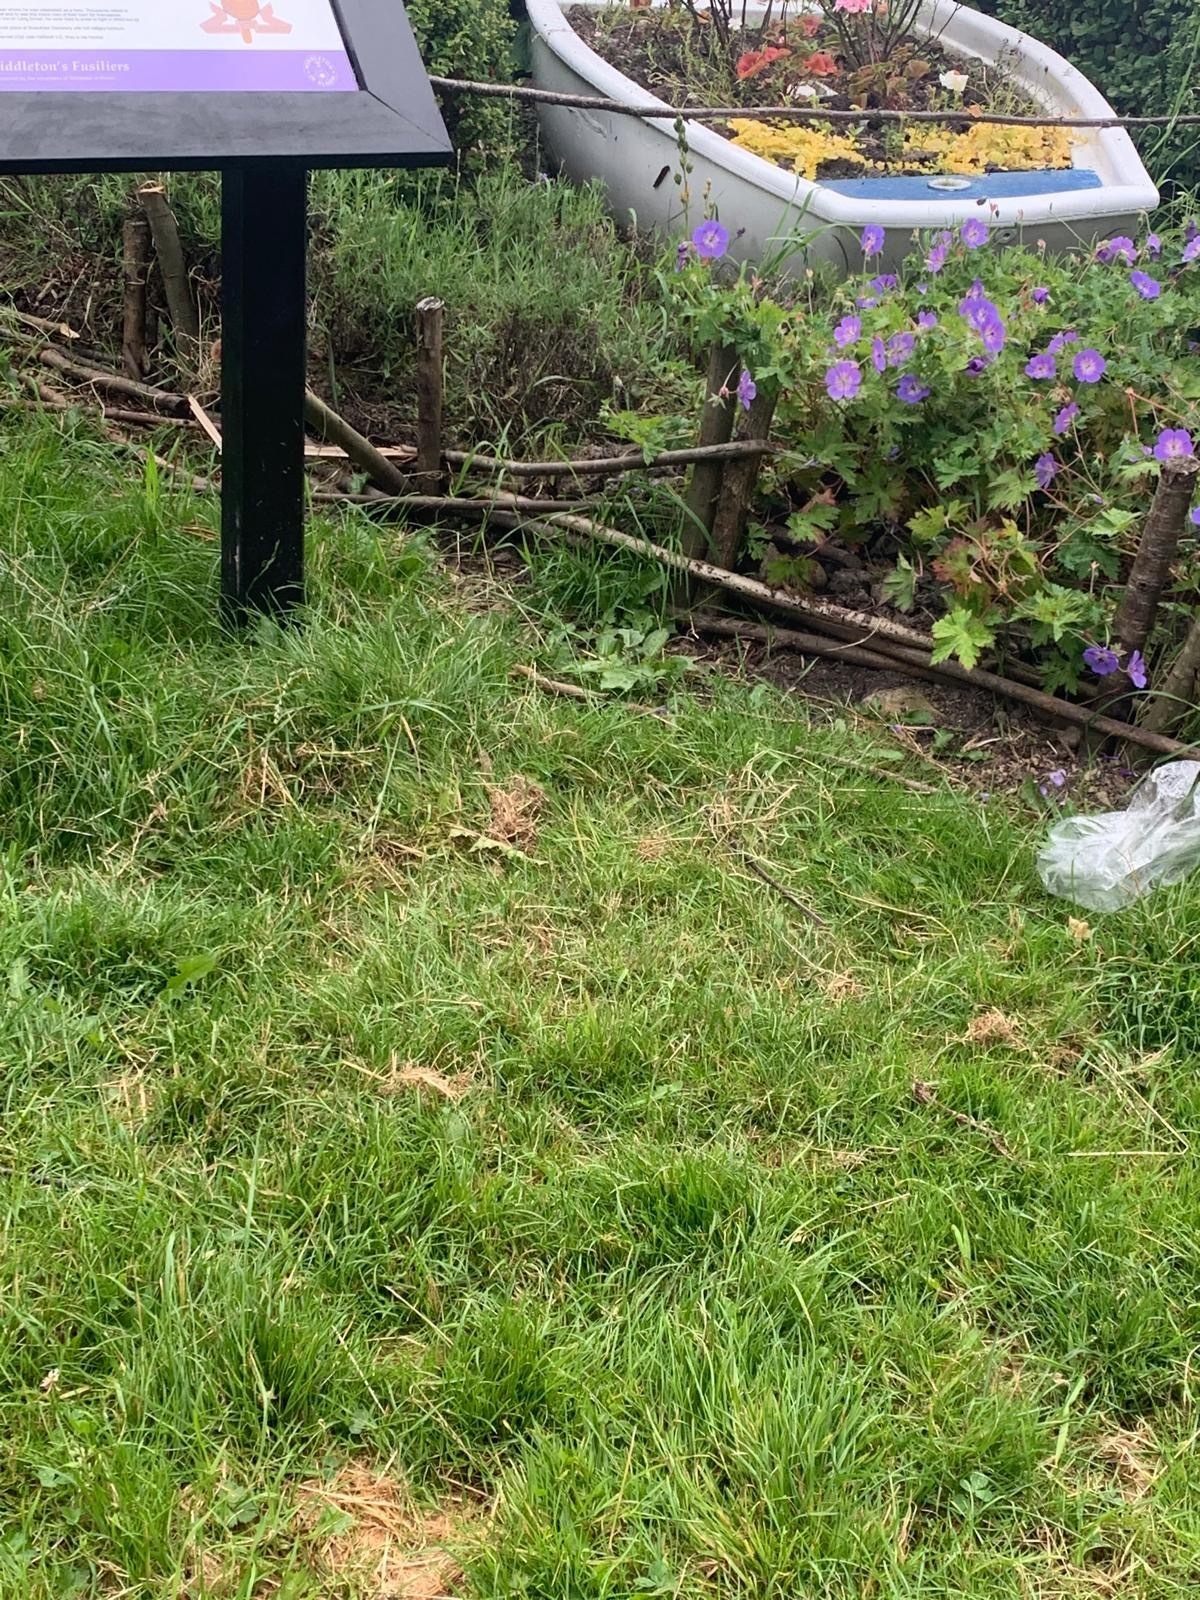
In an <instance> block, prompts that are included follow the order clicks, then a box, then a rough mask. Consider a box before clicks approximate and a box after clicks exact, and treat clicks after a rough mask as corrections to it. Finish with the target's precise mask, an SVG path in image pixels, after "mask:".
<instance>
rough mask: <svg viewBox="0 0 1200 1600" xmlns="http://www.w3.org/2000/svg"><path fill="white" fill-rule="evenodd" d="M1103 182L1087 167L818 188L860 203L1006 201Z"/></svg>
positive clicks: (842, 181)
mask: <svg viewBox="0 0 1200 1600" xmlns="http://www.w3.org/2000/svg"><path fill="white" fill-rule="evenodd" d="M1103 186H1104V180H1103V179H1102V178H1101V176H1100V174H1099V173H1098V172H1092V171H1091V170H1090V169H1089V168H1087V167H1065V168H1062V169H1061V170H1059V171H1045V172H985V173H981V174H980V176H979V177H976V178H970V179H968V178H966V177H965V175H964V177H963V178H962V179H961V180H957V179H956V180H954V186H953V187H950V186H949V185H948V184H947V182H946V179H945V177H939V176H938V175H936V174H934V175H931V176H930V177H928V178H925V177H921V178H829V179H825V180H824V181H823V182H822V188H825V189H833V190H834V191H835V193H837V194H847V195H856V196H858V197H860V198H861V199H864V200H954V201H957V202H958V203H959V204H960V205H961V203H962V202H963V201H964V200H1009V199H1019V198H1020V196H1021V195H1034V194H1065V193H1066V192H1067V190H1069V189H1100V188H1103Z"/></svg>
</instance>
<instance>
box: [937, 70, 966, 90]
mask: <svg viewBox="0 0 1200 1600" xmlns="http://www.w3.org/2000/svg"><path fill="white" fill-rule="evenodd" d="M938 82H939V83H940V84H941V86H942V88H943V89H949V91H950V93H951V94H961V93H962V92H963V90H964V89H965V88H966V87H967V83H968V78H967V75H966V73H965V72H943V73H942V74H941V76H940V77H939V78H938Z"/></svg>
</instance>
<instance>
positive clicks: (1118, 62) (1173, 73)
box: [972, 0, 1200, 188]
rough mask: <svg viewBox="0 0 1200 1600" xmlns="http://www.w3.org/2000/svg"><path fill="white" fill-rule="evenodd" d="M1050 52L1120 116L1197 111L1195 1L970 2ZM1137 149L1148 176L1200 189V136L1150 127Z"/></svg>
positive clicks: (1199, 37)
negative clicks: (1073, 68) (1097, 91)
mask: <svg viewBox="0 0 1200 1600" xmlns="http://www.w3.org/2000/svg"><path fill="white" fill-rule="evenodd" d="M972 3H973V4H976V5H978V7H979V9H980V10H981V11H987V12H990V13H991V14H992V15H993V16H997V17H1000V18H1001V19H1002V20H1003V21H1004V22H1009V23H1011V24H1012V25H1013V27H1016V28H1024V30H1025V31H1026V32H1027V33H1031V34H1032V35H1033V36H1034V38H1035V39H1040V40H1042V41H1043V43H1045V44H1048V45H1050V46H1052V47H1053V48H1054V49H1055V50H1058V51H1059V52H1060V53H1061V54H1062V55H1064V56H1066V57H1067V59H1068V60H1069V61H1070V62H1071V63H1072V64H1073V65H1074V66H1077V67H1078V68H1079V70H1080V71H1081V72H1083V73H1085V74H1086V75H1087V76H1088V77H1089V78H1090V79H1091V80H1092V82H1093V83H1094V84H1095V85H1096V86H1097V88H1099V89H1101V90H1103V92H1104V93H1105V94H1106V95H1107V97H1108V98H1109V100H1111V102H1112V103H1113V105H1114V106H1115V107H1116V109H1117V110H1118V111H1119V112H1121V114H1122V115H1123V116H1147V117H1148V116H1160V115H1169V114H1170V113H1172V112H1189V111H1191V112H1195V111H1200V0H1088V3H1087V4H1086V5H1080V4H1079V0H972ZM1138 144H1139V146H1140V148H1141V151H1142V156H1143V158H1144V160H1145V162H1146V165H1147V166H1148V167H1149V169H1150V172H1151V175H1152V176H1153V177H1154V178H1155V179H1156V180H1157V181H1158V182H1159V183H1162V182H1165V181H1166V180H1168V179H1171V180H1173V181H1174V182H1176V183H1178V184H1179V185H1181V186H1182V187H1184V188H1195V187H1196V186H1197V185H1200V129H1197V128H1179V129H1175V130H1164V129H1161V128H1149V129H1146V130H1145V132H1143V133H1141V134H1139V135H1138Z"/></svg>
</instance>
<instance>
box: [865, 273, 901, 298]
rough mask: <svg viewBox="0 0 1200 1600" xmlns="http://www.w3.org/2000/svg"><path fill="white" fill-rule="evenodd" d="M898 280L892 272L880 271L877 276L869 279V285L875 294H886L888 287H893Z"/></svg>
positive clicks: (896, 284)
mask: <svg viewBox="0 0 1200 1600" xmlns="http://www.w3.org/2000/svg"><path fill="white" fill-rule="evenodd" d="M899 282H900V279H899V278H898V277H897V276H896V274H895V273H894V272H881V273H880V274H879V276H878V277H877V278H872V279H871V287H872V289H874V291H875V293H876V294H886V293H887V291H888V290H889V289H895V288H896V287H897V286H898V285H899Z"/></svg>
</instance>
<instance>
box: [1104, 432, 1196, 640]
mask: <svg viewBox="0 0 1200 1600" xmlns="http://www.w3.org/2000/svg"><path fill="white" fill-rule="evenodd" d="M1198 476H1200V461H1197V459H1196V457H1195V456H1184V457H1183V458H1182V459H1180V460H1176V461H1164V462H1163V468H1162V476H1161V477H1160V478H1159V480H1158V489H1157V492H1156V493H1155V496H1154V503H1153V505H1151V507H1150V514H1149V516H1148V517H1147V518H1146V526H1145V528H1144V529H1143V531H1142V537H1141V538H1140V539H1139V540H1138V547H1137V554H1136V555H1135V556H1134V558H1133V566H1132V567H1131V569H1130V572H1129V579H1128V581H1127V583H1126V584H1125V593H1124V594H1123V595H1122V596H1121V603H1120V605H1119V606H1118V607H1117V614H1116V616H1115V617H1114V618H1113V637H1114V638H1115V639H1116V640H1118V642H1119V643H1120V644H1121V645H1122V646H1123V647H1124V649H1125V650H1127V651H1132V650H1144V649H1145V647H1146V643H1147V641H1148V640H1149V638H1150V633H1151V630H1152V629H1153V627H1154V618H1155V616H1156V615H1157V612H1158V602H1159V600H1160V599H1161V598H1162V592H1163V590H1164V589H1165V588H1166V586H1167V584H1168V582H1169V581H1170V577H1171V564H1172V562H1173V561H1174V560H1175V552H1176V551H1177V550H1178V549H1179V541H1180V539H1182V538H1183V533H1184V529H1185V528H1186V527H1187V521H1188V509H1189V507H1190V506H1191V503H1192V494H1193V492H1194V490H1195V487H1196V479H1197V477H1198Z"/></svg>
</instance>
